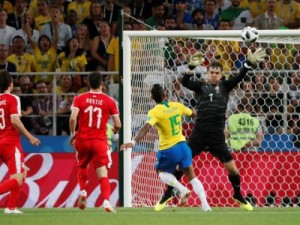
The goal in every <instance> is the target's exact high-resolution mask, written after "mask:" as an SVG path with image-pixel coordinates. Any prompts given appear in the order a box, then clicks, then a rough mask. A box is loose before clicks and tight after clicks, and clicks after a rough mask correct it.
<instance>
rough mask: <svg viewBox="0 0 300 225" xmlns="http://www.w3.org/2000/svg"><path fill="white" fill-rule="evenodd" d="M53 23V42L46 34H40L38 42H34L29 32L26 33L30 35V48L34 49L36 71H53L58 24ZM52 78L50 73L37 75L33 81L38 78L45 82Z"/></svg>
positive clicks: (49, 81)
mask: <svg viewBox="0 0 300 225" xmlns="http://www.w3.org/2000/svg"><path fill="white" fill-rule="evenodd" d="M53 25H54V26H53V32H54V37H53V42H51V40H50V38H49V37H48V36H47V35H42V36H40V38H39V40H38V42H35V40H34V39H33V38H32V36H31V34H30V33H28V36H29V37H30V38H29V40H30V43H31V45H32V48H33V49H34V57H35V59H36V71H37V72H54V71H55V63H56V57H57V53H56V50H57V41H58V24H56V23H54V24H53ZM52 79H53V76H52V75H37V76H35V78H34V80H35V82H37V81H38V80H43V81H44V82H46V83H47V84H49V83H51V81H52Z"/></svg>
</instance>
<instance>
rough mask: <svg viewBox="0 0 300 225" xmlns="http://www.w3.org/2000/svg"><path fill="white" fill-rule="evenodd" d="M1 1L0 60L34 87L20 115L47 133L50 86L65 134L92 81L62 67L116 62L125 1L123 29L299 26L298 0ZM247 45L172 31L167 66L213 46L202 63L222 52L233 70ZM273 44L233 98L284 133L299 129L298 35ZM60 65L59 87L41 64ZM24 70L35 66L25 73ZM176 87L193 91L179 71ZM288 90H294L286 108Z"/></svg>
mask: <svg viewBox="0 0 300 225" xmlns="http://www.w3.org/2000/svg"><path fill="white" fill-rule="evenodd" d="M0 4H1V7H0V68H1V69H7V70H8V71H9V72H17V73H19V75H18V76H15V79H14V83H15V89H14V91H15V93H16V94H30V95H28V96H21V101H22V102H21V104H22V113H23V115H24V116H25V117H23V118H22V120H23V122H24V124H25V125H26V127H27V129H28V130H30V131H31V132H32V133H34V134H41V135H47V134H52V130H51V128H52V111H53V99H52V97H51V95H50V94H49V93H52V92H54V91H56V94H57V100H56V101H57V115H58V119H57V132H56V133H57V134H58V135H64V134H69V129H68V126H67V122H68V117H67V116H68V115H69V114H70V106H71V103H72V99H73V96H74V95H76V94H77V93H83V92H85V91H86V90H87V89H88V87H87V79H86V76H80V75H66V74H63V72H84V71H95V70H97V71H107V72H111V71H114V72H117V71H118V70H119V58H118V57H119V47H118V39H119V38H118V27H119V26H118V25H119V24H118V16H119V12H120V10H121V9H123V11H124V13H125V17H124V23H125V24H124V29H125V30H150V29H157V30H199V31H201V30H230V29H232V30H241V29H243V28H244V27H245V26H255V27H256V28H257V29H299V28H300V1H299V0H298V1H296V0H280V1H276V0H251V1H248V0H157V1H149V0H131V1H130V0H123V1H117V0H98V1H97V0H96V1H88V0H73V1H68V0H31V1H29V0H14V1H5V0H4V1H1V2H0ZM150 9H151V10H150ZM255 44H256V43H255ZM255 44H253V45H254V47H255ZM245 49H247V47H246V46H243V45H241V43H240V42H237V41H219V40H192V39H191V40H183V39H172V40H170V41H169V43H167V46H166V53H165V55H166V67H167V68H168V69H169V70H172V71H177V70H178V68H179V67H180V66H182V65H184V64H186V63H187V62H188V60H189V57H190V56H191V55H192V54H194V53H195V52H196V51H199V50H202V51H204V52H205V53H206V61H205V62H204V64H203V66H204V67H205V66H207V65H208V64H209V62H210V60H211V59H219V60H220V62H221V64H222V66H223V69H224V71H225V72H228V73H229V71H230V72H232V71H237V70H238V69H240V68H241V65H242V63H243V62H244V61H245V58H244V55H245V54H242V53H245V52H244V50H245ZM266 50H267V52H268V53H269V54H268V56H267V57H266V59H265V61H264V62H263V63H261V64H260V65H259V67H258V68H256V70H255V74H254V76H251V78H250V77H249V78H248V79H246V80H245V82H243V83H242V84H241V85H240V87H238V88H237V89H236V90H235V91H236V93H238V95H234V96H232V97H231V99H230V104H229V108H230V107H232V108H231V109H232V111H234V110H235V109H236V106H237V105H238V104H240V103H243V104H244V105H247V106H249V107H248V109H247V110H248V111H249V113H251V115H255V116H261V115H263V116H264V117H265V118H266V120H265V122H266V126H267V128H268V129H267V132H269V133H279V134H280V133H283V132H284V131H283V130H282V128H281V127H283V123H284V121H288V131H287V132H288V133H293V132H299V129H296V127H297V123H298V121H299V112H300V111H299V110H300V107H299V101H300V72H299V71H298V70H299V65H300V64H299V63H300V45H296V44H285V45H283V44H272V45H268V46H267V48H266ZM55 71H56V72H58V71H60V72H61V73H62V75H61V76H59V77H57V79H58V83H57V86H56V90H53V82H52V80H53V76H49V75H44V73H42V74H41V72H55ZM274 71H275V72H274ZM284 71H286V72H284ZM24 72H36V74H37V75H22V73H24ZM283 81H287V82H283ZM118 82H119V79H118V76H117V75H114V76H111V75H110V74H108V75H107V76H106V78H105V87H106V89H107V90H106V92H107V93H111V92H110V91H109V89H110V88H111V87H112V85H114V84H116V83H118ZM284 84H286V85H284ZM173 89H174V91H173V93H172V94H173V95H174V96H175V95H176V98H177V100H178V99H180V98H185V97H187V96H189V94H187V95H186V94H183V96H181V97H180V96H179V95H178V93H184V90H183V89H182V87H181V85H180V83H179V82H178V80H177V79H176V80H175V81H174V85H173ZM283 91H285V92H287V93H288V96H287V97H288V104H287V107H286V108H283V105H284V104H283V101H284V99H285V98H284V93H283ZM113 97H115V96H113ZM174 98H175V97H174ZM191 98H193V96H192V97H191ZM181 100H182V102H184V99H181ZM188 104H192V101H190V100H188ZM283 112H288V113H289V116H288V118H283V116H282V115H283ZM26 116H28V117H26ZM227 116H230V115H227ZM297 134H298V133H297Z"/></svg>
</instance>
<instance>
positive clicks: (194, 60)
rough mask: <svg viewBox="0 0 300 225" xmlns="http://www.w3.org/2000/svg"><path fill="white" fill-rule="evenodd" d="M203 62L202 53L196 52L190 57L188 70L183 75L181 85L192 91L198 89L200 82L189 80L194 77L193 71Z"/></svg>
mask: <svg viewBox="0 0 300 225" xmlns="http://www.w3.org/2000/svg"><path fill="white" fill-rule="evenodd" d="M203 62H204V53H203V52H201V51H200V52H197V53H195V54H194V55H192V56H191V58H190V62H189V68H188V70H187V71H186V72H185V73H184V74H183V78H182V85H183V86H184V87H186V88H188V89H190V90H192V91H197V90H198V89H199V85H200V84H201V83H200V82H197V81H192V80H191V79H190V78H191V76H193V75H194V69H195V68H196V67H197V66H200V65H201V64H202V63H203Z"/></svg>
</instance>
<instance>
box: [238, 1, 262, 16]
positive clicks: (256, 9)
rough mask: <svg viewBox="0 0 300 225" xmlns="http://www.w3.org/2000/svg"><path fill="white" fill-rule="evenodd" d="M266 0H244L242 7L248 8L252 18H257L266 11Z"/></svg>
mask: <svg viewBox="0 0 300 225" xmlns="http://www.w3.org/2000/svg"><path fill="white" fill-rule="evenodd" d="M266 1H267V0H263V1H262V0H249V1H248V0H242V1H241V4H240V7H242V8H248V9H249V11H250V13H251V16H252V18H256V17H257V16H259V15H262V14H264V12H265V11H266Z"/></svg>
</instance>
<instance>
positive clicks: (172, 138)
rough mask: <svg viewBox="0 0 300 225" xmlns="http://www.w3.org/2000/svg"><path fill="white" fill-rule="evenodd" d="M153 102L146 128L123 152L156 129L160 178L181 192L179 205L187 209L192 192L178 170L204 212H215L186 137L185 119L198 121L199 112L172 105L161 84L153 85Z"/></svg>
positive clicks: (124, 146) (175, 104)
mask: <svg viewBox="0 0 300 225" xmlns="http://www.w3.org/2000/svg"><path fill="white" fill-rule="evenodd" d="M151 98H152V99H153V100H154V101H155V102H156V105H155V107H154V108H152V109H151V110H150V111H149V112H148V115H147V121H146V123H145V125H144V126H143V127H142V128H141V129H140V130H139V131H138V133H137V135H136V136H135V137H134V138H133V140H132V141H131V142H128V143H125V144H123V145H122V146H121V150H126V149H127V148H132V147H133V146H134V145H135V144H136V143H137V142H139V141H140V140H142V138H143V137H144V136H145V135H146V133H147V132H148V131H149V129H150V128H151V127H152V126H154V125H155V126H156V128H157V130H158V135H159V151H157V155H156V164H155V167H156V171H157V172H158V175H159V177H160V178H161V180H162V181H163V182H164V183H165V184H168V185H171V186H173V187H175V188H176V189H178V190H179V192H180V196H181V198H180V201H179V204H180V205H186V203H187V198H188V197H189V196H190V190H189V189H188V188H186V187H185V186H183V185H182V184H181V183H179V182H178V181H177V179H176V177H175V176H174V175H173V174H172V173H173V172H174V171H175V170H176V169H177V167H178V168H179V169H180V170H183V172H184V174H185V176H186V178H187V179H188V180H189V182H190V184H191V185H192V186H193V190H194V191H195V193H196V194H197V196H198V197H199V198H200V200H201V203H202V210H203V211H211V208H210V207H209V205H208V203H207V200H206V194H205V191H204V188H203V185H202V183H201V182H200V181H199V179H198V178H197V177H196V175H195V172H194V168H193V165H192V153H191V149H190V148H189V147H188V145H187V144H186V140H185V137H184V136H183V134H182V116H190V117H195V116H196V113H195V111H192V110H191V109H189V108H187V107H186V106H184V105H183V104H181V103H179V102H169V101H168V100H167V98H166V96H165V93H164V90H163V87H162V86H161V85H159V84H154V85H153V87H152V89H151ZM170 200H171V198H170ZM167 202H168V201H165V202H164V203H163V204H160V203H159V202H158V203H157V204H156V205H155V208H154V209H155V211H161V210H162V209H163V208H164V207H165V206H166V203H167Z"/></svg>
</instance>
